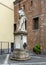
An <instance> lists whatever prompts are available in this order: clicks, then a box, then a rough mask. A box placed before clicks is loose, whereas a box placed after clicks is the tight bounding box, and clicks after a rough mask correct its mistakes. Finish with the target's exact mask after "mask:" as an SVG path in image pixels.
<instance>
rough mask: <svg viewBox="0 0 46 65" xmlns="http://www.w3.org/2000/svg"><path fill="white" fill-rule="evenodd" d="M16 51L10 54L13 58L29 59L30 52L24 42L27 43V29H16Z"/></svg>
mask: <svg viewBox="0 0 46 65" xmlns="http://www.w3.org/2000/svg"><path fill="white" fill-rule="evenodd" d="M14 36H15V37H14V51H13V53H11V55H10V59H12V60H28V59H30V57H29V52H28V50H26V49H24V48H23V44H24V43H26V44H27V31H16V32H15V33H14Z"/></svg>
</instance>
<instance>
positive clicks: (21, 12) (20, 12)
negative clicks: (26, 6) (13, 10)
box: [18, 8, 25, 16]
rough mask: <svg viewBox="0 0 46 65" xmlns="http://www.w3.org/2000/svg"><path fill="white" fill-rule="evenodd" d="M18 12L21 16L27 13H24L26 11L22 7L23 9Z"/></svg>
mask: <svg viewBox="0 0 46 65" xmlns="http://www.w3.org/2000/svg"><path fill="white" fill-rule="evenodd" d="M18 14H19V16H24V15H25V13H24V11H23V8H21V9H20V10H19V11H18Z"/></svg>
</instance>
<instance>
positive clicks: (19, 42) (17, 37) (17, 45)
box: [14, 31, 27, 49]
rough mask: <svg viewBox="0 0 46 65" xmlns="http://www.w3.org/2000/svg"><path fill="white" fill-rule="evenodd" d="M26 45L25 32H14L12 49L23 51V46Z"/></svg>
mask: <svg viewBox="0 0 46 65" xmlns="http://www.w3.org/2000/svg"><path fill="white" fill-rule="evenodd" d="M24 43H26V44H27V31H16V32H15V33H14V49H23V44H24Z"/></svg>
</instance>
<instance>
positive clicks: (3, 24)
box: [0, 0, 14, 49]
mask: <svg viewBox="0 0 46 65" xmlns="http://www.w3.org/2000/svg"><path fill="white" fill-rule="evenodd" d="M13 24H14V6H13V1H11V0H8V1H7V0H4V1H3V0H0V48H1V42H3V43H2V49H3V48H4V49H7V48H8V44H7V43H8V42H9V47H11V44H10V43H11V42H14V34H13V30H14V28H13Z"/></svg>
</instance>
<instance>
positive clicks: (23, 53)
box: [10, 49, 30, 60]
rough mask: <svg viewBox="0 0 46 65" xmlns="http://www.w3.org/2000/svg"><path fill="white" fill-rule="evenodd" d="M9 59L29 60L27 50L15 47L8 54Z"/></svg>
mask: <svg viewBox="0 0 46 65" xmlns="http://www.w3.org/2000/svg"><path fill="white" fill-rule="evenodd" d="M10 59H11V60H29V59H30V56H29V53H28V50H21V49H15V50H14V51H13V53H12V54H11V55H10Z"/></svg>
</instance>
